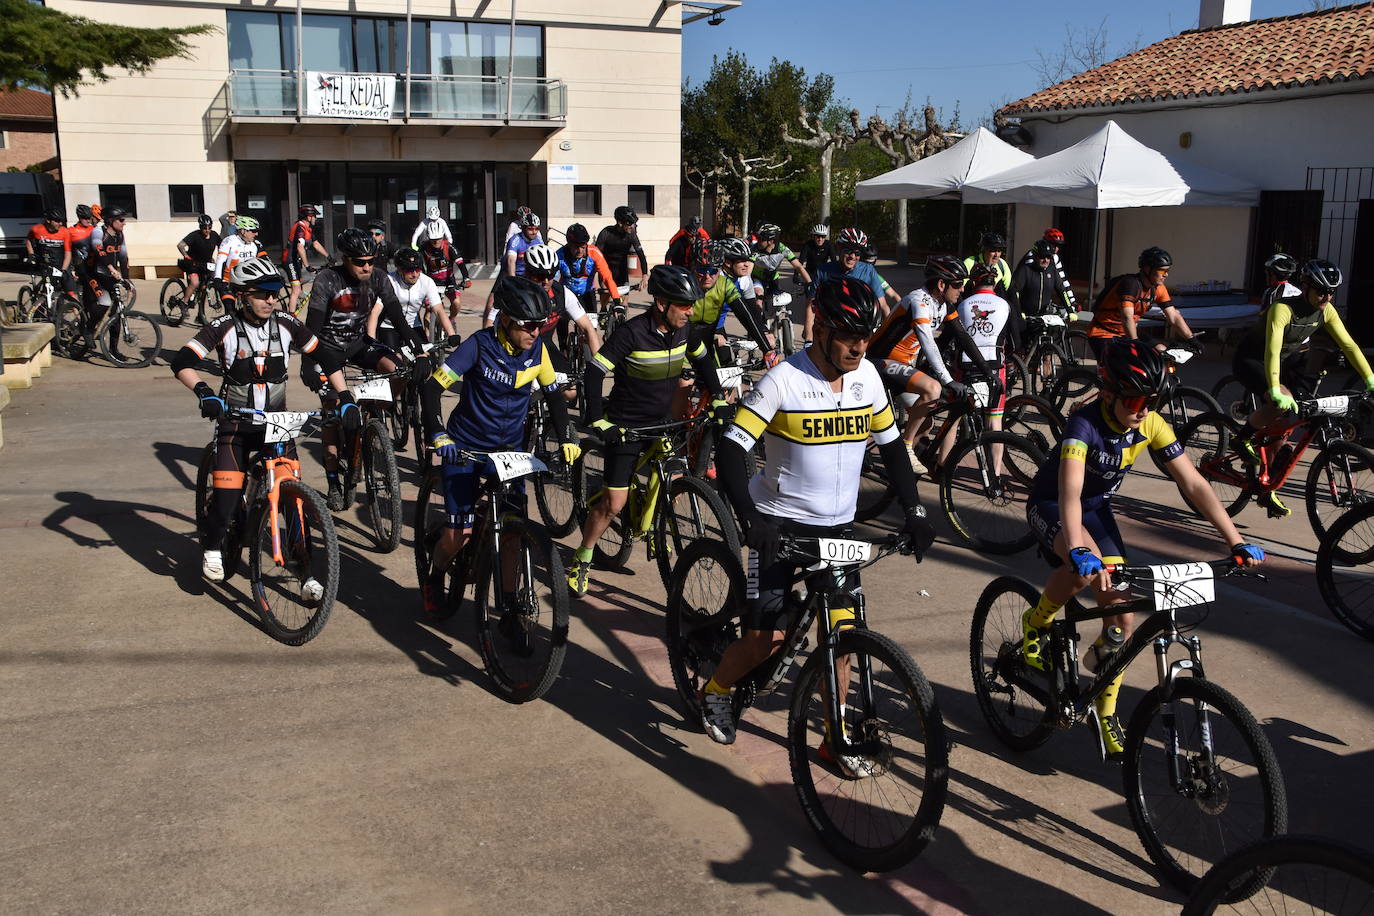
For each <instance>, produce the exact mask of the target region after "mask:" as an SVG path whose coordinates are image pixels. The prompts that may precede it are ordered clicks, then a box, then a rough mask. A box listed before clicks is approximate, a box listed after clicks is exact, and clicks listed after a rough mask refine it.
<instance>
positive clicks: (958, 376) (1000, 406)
mask: <svg viewBox="0 0 1374 916" xmlns="http://www.w3.org/2000/svg"><path fill="white" fill-rule="evenodd" d="M953 375H954V379H955V381H959V382H963V383H964V384H965V385H971V384H973V383H974V382H978V381H982V380H983V379H984V375H983V373H982V372H980V371H978V367H977V366H968V365H964V366H960V367H958V368H957V369H955V370H954V372H953ZM997 381H998V382H1000V383H1001V384H1002V393H1001V394H1000V395H998V396H997V403H996V404H994V405H992V406H990V407H985V408H984V409H983V414H984V415H985V416H989V417H1000V416H1001V415H1002V411H1003V410H1005V409H1006V406H1007V367H1006V366H998V367H997Z"/></svg>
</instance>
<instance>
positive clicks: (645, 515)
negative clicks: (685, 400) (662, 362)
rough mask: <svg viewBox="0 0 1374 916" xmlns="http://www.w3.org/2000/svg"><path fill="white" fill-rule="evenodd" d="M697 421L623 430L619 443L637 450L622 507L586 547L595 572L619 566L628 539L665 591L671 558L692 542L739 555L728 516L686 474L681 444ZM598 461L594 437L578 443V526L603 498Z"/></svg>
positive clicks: (600, 451) (716, 498) (715, 497)
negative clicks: (639, 544)
mask: <svg viewBox="0 0 1374 916" xmlns="http://www.w3.org/2000/svg"><path fill="white" fill-rule="evenodd" d="M703 422H707V423H709V422H711V421H710V420H709V419H707V418H706V417H704V416H700V417H693V418H690V419H686V420H672V421H669V422H667V423H659V424H655V425H653V426H643V427H637V428H631V429H626V430H624V431H623V439H624V441H626V442H639V443H643V444H645V447H644V448H643V450H642V451H641V453H640V456H639V459H638V460H637V461H636V462H635V470H634V474H633V476H631V478H630V490H629V494H628V498H627V499H626V501H625V508H624V509H622V510H621V511H620V513H619V514H618V515H617V516H616V517H615V518H614V519H612V520H611V524H610V525H609V526H608V527H607V528H606V531H605V532H604V533H603V534H602V535H601V538H600V540H598V541H597V543H596V546H595V548H594V551H593V555H592V559H593V561H594V562H595V564H596V565H597V566H598V567H599V568H601V569H612V570H615V569H622V568H624V566H625V563H626V562H627V561H628V560H629V558H630V551H631V550H633V549H634V545H635V542H636V541H643V542H645V545H646V547H647V550H648V554H649V558H650V559H652V560H654V561H655V562H656V564H657V566H658V574H659V576H660V578H662V580H663V587H664V588H665V589H666V588H668V586H669V582H670V581H671V578H672V572H673V564H674V563H675V562H676V558H677V557H680V556H682V552H683V551H684V550H686V549H687V545H688V544H690V543H691V542H692V541H694V540H697V539H700V538H706V539H708V540H715V541H721V542H722V543H724V544H726V545H727V547H728V548H729V549H730V550H732V551H734V552H735V553H739V549H740V542H739V529H738V528H737V527H736V526H735V517H734V515H733V514H732V513H731V512H730V510H729V509H728V508H726V506H725V503H724V501H723V500H722V499H721V498H720V495H719V494H717V493H716V491H715V490H714V489H713V488H712V487H711V486H710V485H709V484H707V483H706V482H705V481H703V480H700V479H699V478H696V477H692V476H691V475H690V474H688V473H687V471H688V468H687V462H686V460H685V459H684V458H683V454H682V447H681V446H682V443H681V440H682V438H683V437H684V435H685V434H686V433H687V432H688V431H689V430H690V429H691V428H692V427H693V426H695V425H696V424H698V423H703ZM604 456H605V452H604V447H603V446H602V444H601V443H600V442H599V441H598V440H595V439H589V440H587V441H586V442H585V443H584V445H583V449H582V457H580V458H579V459H578V460H577V464H576V466H575V468H574V478H573V486H574V491H573V492H574V493H575V495H576V499H577V504H578V507H579V509H578V521H579V522H585V521H586V514H587V511H588V510H589V509H590V508H591V507H592V506H593V505H595V504H596V502H597V500H600V499H603V498H605V495H606V490H605V487H604V485H603V483H602V478H603V473H604V468H605V457H604Z"/></svg>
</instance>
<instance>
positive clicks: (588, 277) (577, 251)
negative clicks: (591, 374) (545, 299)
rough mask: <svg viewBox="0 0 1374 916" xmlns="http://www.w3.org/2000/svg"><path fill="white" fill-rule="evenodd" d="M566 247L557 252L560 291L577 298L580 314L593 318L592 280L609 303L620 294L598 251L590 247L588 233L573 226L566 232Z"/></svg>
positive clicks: (584, 228)
mask: <svg viewBox="0 0 1374 916" xmlns="http://www.w3.org/2000/svg"><path fill="white" fill-rule="evenodd" d="M567 239H568V243H567V244H566V245H564V246H563V247H562V248H560V249H558V275H559V277H560V279H561V281H562V283H563V287H564V289H567V290H569V291H570V292H571V293H572V294H573V295H574V296H576V297H577V301H578V304H580V305H581V306H582V308H583V310H584V311H586V312H588V313H590V314H593V315H594V314H596V280H597V278H598V277H600V278H601V285H602V287H603V288H604V289H608V290H610V292H611V300H612V301H613V302H617V303H618V302H620V291H619V288H618V287H617V286H616V282H615V277H614V276H612V274H611V268H610V265H608V264H607V263H606V257H605V255H603V254H602V253H601V249H600V248H597V247H596V246H595V245H593V244H591V240H592V237H591V233H589V232H588V231H587V227H586V226H584V225H582V224H581V223H573V224H572V225H571V226H569V227H568V231H567Z"/></svg>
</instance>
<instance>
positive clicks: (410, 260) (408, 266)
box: [391, 248, 424, 271]
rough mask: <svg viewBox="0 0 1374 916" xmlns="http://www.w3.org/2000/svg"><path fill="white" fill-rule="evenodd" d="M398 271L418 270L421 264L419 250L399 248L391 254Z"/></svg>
mask: <svg viewBox="0 0 1374 916" xmlns="http://www.w3.org/2000/svg"><path fill="white" fill-rule="evenodd" d="M391 259H392V261H394V262H395V264H396V269H397V270H398V271H406V270H419V269H420V268H421V267H422V266H424V265H423V261H422V259H421V258H420V252H418V251H416V250H415V249H414V248H401V249H399V250H398V251H397V252H396V253H395V254H393V255H392V256H391Z"/></svg>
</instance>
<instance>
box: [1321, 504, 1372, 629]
mask: <svg viewBox="0 0 1374 916" xmlns="http://www.w3.org/2000/svg"><path fill="white" fill-rule="evenodd" d="M1371 560H1374V502H1370V503H1365V504H1363V505H1361V506H1357V507H1355V508H1354V509H1351V510H1350V511H1349V512H1347V513H1345V514H1344V515H1342V516H1341V517H1340V518H1339V519H1337V520H1336V523H1335V524H1334V525H1332V526H1331V527H1330V528H1329V529H1328V530H1327V532H1326V534H1324V535H1322V539H1321V546H1320V547H1318V548H1317V587H1318V589H1319V590H1320V591H1321V596H1322V600H1323V601H1325V602H1326V606H1327V607H1328V608H1330V609H1331V613H1332V615H1333V616H1334V617H1335V618H1336V619H1337V620H1339V621H1340V622H1341V623H1343V624H1344V625H1345V626H1346V627H1347V628H1349V629H1350V631H1351V632H1353V633H1355V634H1357V635H1359V636H1363V637H1364V638H1365V639H1368V640H1370V641H1371V642H1374V576H1372V575H1371V572H1374V570H1372V569H1371V567H1370V561H1371Z"/></svg>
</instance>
